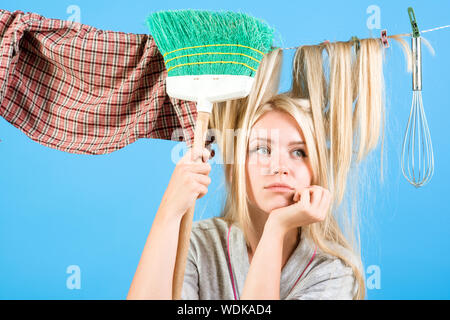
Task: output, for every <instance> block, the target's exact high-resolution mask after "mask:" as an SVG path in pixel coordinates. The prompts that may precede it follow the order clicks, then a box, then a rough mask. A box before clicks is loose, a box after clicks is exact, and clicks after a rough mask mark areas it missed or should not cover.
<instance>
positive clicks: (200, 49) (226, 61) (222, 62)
mask: <svg viewBox="0 0 450 320" xmlns="http://www.w3.org/2000/svg"><path fill="white" fill-rule="evenodd" d="M147 24H148V27H149V29H150V33H151V34H152V36H153V38H154V40H155V42H156V45H157V46H158V49H159V50H160V52H161V54H162V55H163V57H164V62H165V64H166V68H167V71H168V76H183V75H202V74H227V75H246V76H251V77H253V76H255V74H256V70H257V69H258V67H259V64H260V62H261V59H262V58H263V56H264V54H266V53H268V52H269V51H271V49H272V48H273V47H272V41H273V34H274V29H272V28H271V27H270V26H269V25H268V24H267V23H265V22H264V21H262V20H260V19H257V18H254V17H251V16H249V15H247V14H244V13H235V12H230V11H225V12H213V11H206V10H172V11H170V10H169V11H161V12H155V13H152V14H151V15H150V16H149V17H148V18H147ZM218 45H219V46H218ZM237 45H239V46H237ZM192 47H196V48H192ZM247 47H249V48H247ZM180 49H181V50H180Z"/></svg>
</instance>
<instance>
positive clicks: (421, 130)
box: [401, 8, 434, 188]
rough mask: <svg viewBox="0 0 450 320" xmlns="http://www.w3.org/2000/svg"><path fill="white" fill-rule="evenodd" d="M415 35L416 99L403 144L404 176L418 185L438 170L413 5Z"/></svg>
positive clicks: (414, 184) (414, 71) (414, 73)
mask: <svg viewBox="0 0 450 320" xmlns="http://www.w3.org/2000/svg"><path fill="white" fill-rule="evenodd" d="M408 13H409V17H410V20H411V26H412V28H413V36H412V37H411V47H412V67H413V70H412V71H413V78H412V80H413V82H412V89H413V99H412V105H411V111H410V113H409V118H408V124H407V126H406V131H405V137H404V139H403V147H402V163H401V165H402V172H403V176H404V177H405V178H406V179H407V180H408V181H409V183H411V184H412V185H413V186H415V187H416V188H418V187H421V186H423V185H425V184H426V183H428V182H429V181H430V180H431V177H432V176H433V173H434V156H433V145H432V142H431V135H430V129H429V127H428V122H427V118H426V116H425V111H424V109H423V102H422V53H421V38H420V33H419V28H418V27H417V23H416V21H415V20H416V18H415V15H414V11H413V9H412V8H408Z"/></svg>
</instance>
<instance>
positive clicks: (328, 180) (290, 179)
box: [127, 39, 383, 299]
mask: <svg viewBox="0 0 450 320" xmlns="http://www.w3.org/2000/svg"><path fill="white" fill-rule="evenodd" d="M353 44H354V43H351V42H349V43H325V44H321V45H318V46H305V47H301V48H299V49H298V50H297V53H296V56H295V58H294V68H293V70H294V71H293V75H294V78H293V87H292V89H291V90H290V92H288V93H282V94H277V90H278V83H279V79H280V70H281V61H282V59H281V50H279V49H276V50H273V51H272V52H270V53H269V54H268V55H266V56H265V57H264V59H263V61H262V63H261V65H260V67H259V69H258V72H257V75H256V80H255V85H254V88H253V89H252V92H251V94H250V95H249V97H247V98H245V99H241V100H233V101H227V102H224V103H220V104H217V105H215V106H214V108H213V114H212V117H211V120H210V128H211V129H213V130H214V133H213V135H214V137H215V138H216V142H217V144H218V148H219V150H220V151H221V156H222V160H223V163H224V173H225V180H226V202H225V205H224V208H223V210H222V213H221V216H220V217H214V218H210V219H204V220H200V221H196V222H194V223H193V226H192V231H191V241H190V249H189V253H188V259H187V266H186V270H185V278H184V284H183V291H182V299H364V296H365V286H364V284H365V280H364V272H363V266H362V261H361V258H360V250H359V247H358V246H357V245H355V244H354V239H353V236H355V233H356V235H358V228H357V226H355V224H354V223H355V217H353V216H352V217H351V218H349V219H347V218H348V217H347V215H346V210H345V209H343V210H342V208H341V207H339V205H340V204H341V202H342V199H343V198H344V195H345V192H346V182H347V175H348V173H349V170H350V162H351V161H352V160H355V161H360V160H361V159H362V158H364V156H365V155H366V154H368V153H369V152H370V150H372V149H373V148H374V147H375V146H376V144H377V141H378V136H379V134H380V132H381V128H382V124H383V123H382V120H383V117H382V115H383V113H382V112H383V104H382V102H381V101H382V99H381V93H382V68H381V66H382V64H381V54H382V45H381V43H380V42H379V40H378V39H365V40H364V41H361V43H359V46H358V48H359V51H357V52H354V51H352V46H353ZM324 50H326V52H327V53H328V55H329V60H330V74H329V75H328V78H329V79H330V80H329V83H328V84H327V82H326V72H325V68H324V67H323V63H324V62H323V58H322V54H323V51H324ZM352 54H356V59H353V60H352ZM352 61H353V62H352ZM369 66H370V67H369ZM356 96H358V100H357V101H356V107H355V109H354V110H352V103H353V100H354V99H355V97H356ZM325 106H328V107H327V108H326V109H325ZM374 114H376V116H374ZM358 132H359V136H357V137H359V140H356V141H358V142H359V143H356V144H353V136H354V135H355V136H356V134H355V133H358ZM361 137H362V138H361ZM355 145H356V147H355ZM353 148H355V149H356V150H354V149H353ZM358 150H359V152H358ZM210 156H211V155H210V152H209V150H208V149H207V148H205V149H204V150H195V149H191V150H189V151H188V152H187V153H186V155H185V156H184V157H183V158H182V159H181V160H180V161H179V162H178V164H177V165H176V168H175V170H174V173H173V175H172V177H171V180H170V182H169V185H168V187H167V190H166V192H165V194H164V196H163V199H162V201H161V205H160V207H159V209H158V212H157V214H156V216H155V220H154V222H153V225H152V228H151V231H150V234H149V236H148V239H147V243H146V244H145V247H144V250H143V253H142V256H141V260H140V262H139V265H138V267H137V270H136V273H135V276H134V278H133V281H132V284H131V287H130V290H129V293H128V296H127V298H128V299H172V277H173V270H174V264H175V256H176V250H177V241H178V231H179V225H180V221H181V218H182V216H183V214H184V213H185V212H186V211H187V209H188V208H189V207H190V206H191V205H192V204H193V203H194V201H195V199H197V198H201V197H203V196H204V195H205V194H206V193H207V191H208V189H207V188H208V185H209V184H210V182H211V179H210V178H209V176H208V174H209V172H210V170H211V166H210V164H209V163H208V159H210ZM353 156H355V157H356V159H353V158H354V157H353ZM199 158H201V159H202V161H201V162H195V160H196V159H199ZM338 207H339V208H338ZM350 211H351V212H352V214H353V213H354V212H355V211H356V210H355V207H352V208H351V210H350ZM339 222H343V227H344V229H345V228H347V229H346V230H341V225H340V224H339ZM343 231H347V232H348V233H347V235H346V236H345V235H344V232H343Z"/></svg>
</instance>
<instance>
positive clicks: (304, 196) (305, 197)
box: [300, 187, 311, 205]
mask: <svg viewBox="0 0 450 320" xmlns="http://www.w3.org/2000/svg"><path fill="white" fill-rule="evenodd" d="M309 193H310V189H309V187H306V188H304V189H303V190H302V192H301V196H300V197H301V198H300V201H301V202H302V203H303V204H304V205H309V204H310V201H311V198H310V194H309Z"/></svg>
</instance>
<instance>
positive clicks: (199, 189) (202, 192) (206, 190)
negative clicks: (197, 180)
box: [197, 184, 208, 199]
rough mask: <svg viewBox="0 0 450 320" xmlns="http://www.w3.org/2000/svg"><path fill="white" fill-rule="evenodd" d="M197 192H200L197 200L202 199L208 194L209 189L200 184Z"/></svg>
mask: <svg viewBox="0 0 450 320" xmlns="http://www.w3.org/2000/svg"><path fill="white" fill-rule="evenodd" d="M197 190H198V196H197V199H200V198H202V197H203V196H204V195H205V194H207V193H208V188H207V187H205V186H204V185H202V184H199V185H198V187H197Z"/></svg>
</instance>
